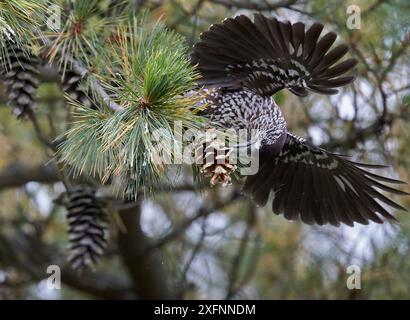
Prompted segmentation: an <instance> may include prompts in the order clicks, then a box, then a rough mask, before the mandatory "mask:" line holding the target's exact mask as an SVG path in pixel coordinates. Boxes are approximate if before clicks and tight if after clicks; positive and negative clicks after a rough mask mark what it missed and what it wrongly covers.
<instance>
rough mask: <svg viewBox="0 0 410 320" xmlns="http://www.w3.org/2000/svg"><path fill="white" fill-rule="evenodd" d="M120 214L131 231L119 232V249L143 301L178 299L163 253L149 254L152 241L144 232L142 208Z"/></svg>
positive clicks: (154, 252) (138, 295) (151, 252)
mask: <svg viewBox="0 0 410 320" xmlns="http://www.w3.org/2000/svg"><path fill="white" fill-rule="evenodd" d="M119 214H120V217H121V219H122V220H123V223H124V225H125V226H126V228H127V231H126V232H120V233H119V235H118V246H119V249H120V253H121V256H122V259H123V261H124V264H125V266H126V268H127V269H128V272H129V274H130V276H131V278H132V280H133V282H134V285H135V292H136V294H137V297H138V298H140V299H172V298H174V294H173V293H172V291H171V289H170V284H169V282H168V279H167V274H168V273H167V270H165V269H164V265H163V263H162V261H163V260H162V257H161V256H160V253H159V251H157V250H155V251H150V252H147V248H148V247H150V240H149V239H148V237H147V236H145V234H144V233H143V231H142V229H141V225H140V216H141V208H140V206H137V207H136V208H127V209H124V210H120V211H119Z"/></svg>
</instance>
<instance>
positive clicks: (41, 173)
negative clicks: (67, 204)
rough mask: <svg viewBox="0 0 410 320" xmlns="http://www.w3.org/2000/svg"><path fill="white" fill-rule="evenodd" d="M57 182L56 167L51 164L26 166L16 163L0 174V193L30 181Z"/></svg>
mask: <svg viewBox="0 0 410 320" xmlns="http://www.w3.org/2000/svg"><path fill="white" fill-rule="evenodd" d="M58 180H59V179H58V174H57V170H56V167H55V166H54V165H53V164H51V163H46V164H41V165H36V166H26V165H24V164H21V163H18V162H17V163H13V164H11V165H9V166H8V167H7V168H6V169H4V170H3V171H2V172H0V191H1V190H2V189H6V188H16V187H20V186H22V185H24V184H26V183H28V182H31V181H33V182H40V183H55V182H57V181H58Z"/></svg>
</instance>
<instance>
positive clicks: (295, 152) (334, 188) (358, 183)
mask: <svg viewBox="0 0 410 320" xmlns="http://www.w3.org/2000/svg"><path fill="white" fill-rule="evenodd" d="M380 168H383V166H379V165H369V164H363V163H357V162H353V161H351V160H349V159H348V158H347V157H344V156H340V155H336V154H332V153H329V152H327V151H325V150H323V149H321V148H318V147H315V146H313V145H311V144H309V143H307V142H306V141H304V140H303V139H300V138H297V137H295V136H292V135H290V134H288V136H287V139H286V143H285V146H284V147H283V150H282V151H281V152H280V153H279V154H278V155H276V156H275V155H266V154H261V159H260V169H259V171H258V173H257V174H256V175H254V176H249V177H247V180H246V183H245V185H244V192H245V193H246V194H248V195H250V196H251V197H252V198H253V200H254V201H255V202H256V203H257V204H259V205H261V206H264V205H266V203H267V201H268V199H269V194H270V193H271V191H273V194H274V198H273V202H272V210H273V212H274V213H276V214H283V215H284V216H285V218H286V219H289V220H297V219H301V220H302V221H303V222H304V223H308V224H314V223H316V224H319V225H322V224H327V223H330V224H332V225H335V226H338V225H340V223H344V224H347V225H353V222H358V223H360V224H368V223H369V221H370V220H371V221H374V222H377V223H382V222H383V220H382V219H381V217H384V218H387V219H390V220H395V218H394V217H393V216H392V215H391V214H390V213H389V212H388V211H387V210H386V209H385V208H384V207H383V205H389V206H391V207H393V208H395V209H399V210H406V209H404V208H403V207H402V206H400V205H399V204H397V203H395V202H394V201H392V200H390V199H389V198H387V197H386V196H385V195H383V194H382V193H381V192H380V191H387V192H390V193H393V194H398V195H406V194H407V193H405V192H403V191H400V190H398V189H396V188H393V187H390V186H388V185H387V184H386V183H391V184H402V183H403V182H401V181H398V180H394V179H390V178H387V177H383V176H380V175H377V174H374V173H372V172H370V171H368V170H367V169H380ZM377 189H379V190H377Z"/></svg>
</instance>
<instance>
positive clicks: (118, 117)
mask: <svg viewBox="0 0 410 320" xmlns="http://www.w3.org/2000/svg"><path fill="white" fill-rule="evenodd" d="M142 25H143V24H141V23H138V22H137V20H133V22H132V23H131V24H129V25H123V26H119V27H118V29H117V30H116V33H115V36H114V37H112V39H111V40H110V42H109V44H108V45H109V50H106V51H105V52H106V53H107V54H106V56H105V58H104V59H105V60H106V61H105V63H102V64H101V69H100V70H98V72H96V74H98V75H99V81H100V82H101V83H102V86H103V88H104V89H105V90H106V92H108V93H109V95H110V97H111V98H112V100H113V101H114V102H115V103H116V104H117V105H118V106H119V107H120V109H119V110H111V109H109V108H108V107H107V106H106V105H107V104H106V103H104V102H105V101H100V102H99V103H98V105H100V108H99V109H98V110H95V109H91V108H89V107H86V106H84V105H81V104H80V103H78V102H76V101H71V104H72V105H73V106H74V110H75V111H74V117H75V119H76V120H75V123H74V124H73V126H72V128H71V129H70V130H69V131H68V132H67V134H66V137H65V138H66V139H65V140H64V142H63V143H62V144H61V146H60V148H59V153H60V157H61V160H62V161H63V162H65V163H66V164H69V165H70V167H72V168H73V172H72V173H73V174H74V175H81V174H85V175H90V176H94V177H98V178H100V179H102V180H103V181H104V182H105V181H108V180H110V181H113V182H114V185H115V186H116V190H117V192H118V193H119V194H120V195H121V196H123V197H126V198H134V199H135V198H137V197H138V195H139V194H140V193H144V192H146V191H152V189H153V188H154V186H157V185H158V184H159V183H160V181H161V180H162V179H163V178H164V176H165V175H166V168H167V166H166V165H164V164H162V163H158V162H157V161H155V159H154V158H155V157H154V156H155V150H156V145H155V141H154V140H155V139H153V136H152V134H153V133H154V132H161V135H162V137H161V138H162V139H164V140H165V141H167V142H169V143H168V146H169V149H168V150H166V152H167V153H168V154H169V156H170V157H171V158H172V157H174V156H176V155H175V154H174V151H175V150H180V148H182V146H181V145H180V144H181V142H180V141H179V140H177V137H176V136H175V133H174V125H175V123H176V122H180V123H181V124H182V126H183V127H184V128H185V129H190V128H198V127H199V126H200V124H201V118H200V117H199V116H197V115H196V114H195V112H194V111H193V110H194V109H195V108H194V106H195V105H197V104H198V102H199V100H200V99H201V97H200V96H199V95H186V93H187V92H189V91H190V90H193V89H194V88H195V86H196V85H195V81H196V80H197V78H198V74H197V72H196V71H195V68H194V67H193V66H192V65H191V63H190V61H189V58H188V55H187V48H186V45H185V43H184V41H183V39H182V38H181V37H180V36H179V35H177V34H175V33H174V32H172V31H169V30H168V29H166V28H165V27H164V26H162V25H161V24H156V25H155V26H154V27H153V28H152V29H147V28H146V27H143V26H142ZM144 25H145V24H144ZM104 59H102V60H101V61H103V60H104Z"/></svg>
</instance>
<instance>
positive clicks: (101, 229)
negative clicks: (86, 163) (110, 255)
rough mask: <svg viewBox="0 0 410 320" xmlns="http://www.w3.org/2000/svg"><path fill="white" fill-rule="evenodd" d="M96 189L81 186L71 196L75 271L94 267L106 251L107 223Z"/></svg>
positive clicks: (70, 238)
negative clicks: (96, 195)
mask: <svg viewBox="0 0 410 320" xmlns="http://www.w3.org/2000/svg"><path fill="white" fill-rule="evenodd" d="M95 192H96V191H95V189H92V188H90V187H87V186H79V187H77V188H74V189H72V190H70V191H69V192H68V197H69V200H68V203H67V205H66V207H67V210H68V215H67V218H68V223H69V230H68V233H69V240H70V247H69V249H70V251H71V253H70V256H69V258H68V261H69V262H70V263H71V265H72V267H73V269H79V270H82V269H84V268H86V267H94V265H95V264H96V263H97V262H98V260H99V258H100V257H101V256H102V255H103V254H104V251H105V249H106V247H107V238H108V219H107V215H106V212H105V211H104V210H103V208H102V206H101V204H100V203H99V201H98V200H97V199H96V197H95Z"/></svg>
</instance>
